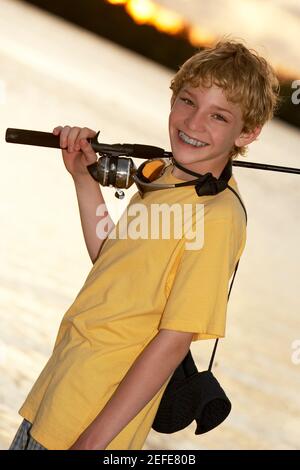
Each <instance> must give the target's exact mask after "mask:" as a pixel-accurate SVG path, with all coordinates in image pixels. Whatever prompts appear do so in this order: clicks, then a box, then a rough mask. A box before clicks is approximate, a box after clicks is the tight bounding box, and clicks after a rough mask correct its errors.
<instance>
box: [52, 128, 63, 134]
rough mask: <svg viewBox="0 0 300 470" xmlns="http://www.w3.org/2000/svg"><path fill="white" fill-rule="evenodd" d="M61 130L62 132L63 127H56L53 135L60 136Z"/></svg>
mask: <svg viewBox="0 0 300 470" xmlns="http://www.w3.org/2000/svg"><path fill="white" fill-rule="evenodd" d="M61 130H62V126H56V127H54V129H53V131H52V133H53V134H54V135H59V134H60V132H61Z"/></svg>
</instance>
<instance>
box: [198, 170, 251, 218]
mask: <svg viewBox="0 0 300 470" xmlns="http://www.w3.org/2000/svg"><path fill="white" fill-rule="evenodd" d="M228 185H229V186H230V187H231V188H232V189H233V190H234V191H235V193H236V194H237V195H238V196H239V197H238V196H237V195H236V194H235V193H234V192H233V191H231V190H230V189H229V188H226V189H225V190H224V191H222V192H221V193H219V194H217V195H216V196H213V197H210V198H208V200H207V201H206V202H205V203H204V206H205V215H206V217H207V218H208V219H209V220H211V221H214V222H217V221H218V220H220V221H222V220H223V221H224V220H225V221H226V220H227V221H228V222H230V223H240V222H246V217H245V210H244V208H243V205H244V206H245V204H244V201H243V199H242V196H241V194H240V192H239V188H238V185H237V182H236V180H235V178H234V176H232V177H231V178H230V180H229V181H228ZM239 198H240V199H239ZM242 203H243V205H242Z"/></svg>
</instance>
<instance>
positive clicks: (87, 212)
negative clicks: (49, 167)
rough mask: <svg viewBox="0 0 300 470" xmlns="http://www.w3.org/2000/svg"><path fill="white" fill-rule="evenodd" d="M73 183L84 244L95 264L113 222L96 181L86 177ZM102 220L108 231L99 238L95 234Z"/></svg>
mask: <svg viewBox="0 0 300 470" xmlns="http://www.w3.org/2000/svg"><path fill="white" fill-rule="evenodd" d="M74 183H75V190H76V195H77V200H78V207H79V213H80V220H81V226H82V231H83V236H84V240H85V244H86V247H87V250H88V253H89V255H90V258H91V260H92V263H95V261H96V259H97V257H98V254H99V251H100V249H101V246H102V244H103V242H104V240H105V238H106V237H107V236H108V233H109V232H110V231H111V230H112V229H113V227H114V222H113V220H112V219H111V217H110V215H109V213H108V210H107V207H106V204H105V201H104V198H103V195H102V192H101V189H100V186H99V183H97V181H95V180H93V179H92V177H91V176H90V175H87V176H81V178H80V179H77V180H75V179H74ZM97 209H98V215H97ZM103 218H105V219H106V220H105V222H106V221H107V224H108V227H107V228H108V230H107V233H106V234H104V237H103V238H100V237H99V236H98V235H99V234H97V224H98V223H99V222H100V221H101V220H102V219H103Z"/></svg>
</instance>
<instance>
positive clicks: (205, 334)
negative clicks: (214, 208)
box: [159, 219, 240, 341]
mask: <svg viewBox="0 0 300 470" xmlns="http://www.w3.org/2000/svg"><path fill="white" fill-rule="evenodd" d="M233 232H234V230H233V227H232V225H231V224H230V222H229V221H228V220H225V219H224V220H218V221H214V222H211V223H209V224H208V226H207V227H206V228H205V230H204V242H203V245H202V248H200V249H197V250H191V249H186V248H185V249H184V251H183V254H182V258H181V260H180V263H179V265H178V268H177V271H176V275H175V277H174V281H173V284H172V287H171V290H170V293H169V297H168V299H167V302H166V305H165V309H164V311H163V314H162V317H161V321H160V324H159V329H162V328H166V329H171V330H177V331H186V332H191V333H192V332H194V336H193V341H197V340H200V339H211V338H221V337H224V336H225V326H226V311H227V296H228V284H229V280H230V277H231V275H232V273H233V271H234V268H235V265H236V262H237V261H238V258H239V255H240V249H239V248H240V244H239V243H238V244H237V242H236V237H235V236H234V233H233Z"/></svg>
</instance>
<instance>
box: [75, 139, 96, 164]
mask: <svg viewBox="0 0 300 470" xmlns="http://www.w3.org/2000/svg"><path fill="white" fill-rule="evenodd" d="M79 143H80V148H81V149H82V152H83V153H84V155H85V157H86V159H87V161H88V163H94V162H96V161H97V155H96V153H95V151H94V150H93V147H92V146H91V144H90V143H89V142H88V141H87V140H86V139H81V140H80V142H79Z"/></svg>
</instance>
